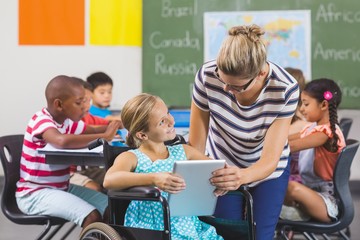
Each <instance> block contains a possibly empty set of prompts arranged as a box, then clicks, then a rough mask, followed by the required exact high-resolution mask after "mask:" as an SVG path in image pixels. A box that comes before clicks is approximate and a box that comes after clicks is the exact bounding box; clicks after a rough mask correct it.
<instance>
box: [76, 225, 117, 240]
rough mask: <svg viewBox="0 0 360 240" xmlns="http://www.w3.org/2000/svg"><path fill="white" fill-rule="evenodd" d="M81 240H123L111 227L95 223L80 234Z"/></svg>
mask: <svg viewBox="0 0 360 240" xmlns="http://www.w3.org/2000/svg"><path fill="white" fill-rule="evenodd" d="M79 239H80V240H122V239H123V238H122V237H120V235H119V233H118V232H117V231H116V230H115V229H114V228H112V227H110V226H109V225H107V224H105V223H101V222H95V223H92V224H90V225H89V226H87V227H86V228H85V229H84V230H83V231H82V232H81V234H80V238H79Z"/></svg>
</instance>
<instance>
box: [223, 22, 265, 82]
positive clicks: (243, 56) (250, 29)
mask: <svg viewBox="0 0 360 240" xmlns="http://www.w3.org/2000/svg"><path fill="white" fill-rule="evenodd" d="M264 33H265V32H264V31H263V30H262V29H261V28H260V27H259V26H257V25H255V24H253V25H250V26H235V27H232V28H231V29H230V30H229V36H228V37H227V38H226V39H225V40H224V41H223V43H222V45H221V47H220V50H219V54H218V57H217V60H216V63H217V66H218V68H219V69H220V70H221V71H222V72H223V73H224V74H226V75H231V76H238V77H240V78H243V79H250V78H254V77H256V76H257V75H258V74H259V73H260V71H261V69H262V68H263V66H264V65H265V63H266V47H265V45H264V43H263V41H262V38H261V36H262V35H264Z"/></svg>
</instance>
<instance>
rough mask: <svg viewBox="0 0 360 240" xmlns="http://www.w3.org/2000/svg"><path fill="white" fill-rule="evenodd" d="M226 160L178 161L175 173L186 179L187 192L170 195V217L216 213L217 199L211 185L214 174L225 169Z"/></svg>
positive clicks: (175, 165)
mask: <svg viewBox="0 0 360 240" xmlns="http://www.w3.org/2000/svg"><path fill="white" fill-rule="evenodd" d="M224 166H225V160H185V161H176V162H175V164H174V169H173V172H174V173H177V174H179V175H180V176H181V177H182V178H184V180H185V183H186V188H185V190H183V191H181V192H179V193H175V194H169V198H168V202H169V206H170V216H209V215H212V214H213V213H214V211H215V207H216V201H217V197H216V196H215V195H214V193H213V191H214V190H215V187H214V186H213V185H211V184H210V181H209V179H210V177H211V176H212V174H211V173H212V172H213V171H215V170H217V169H220V168H223V167H224Z"/></svg>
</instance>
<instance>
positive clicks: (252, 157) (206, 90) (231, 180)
mask: <svg viewBox="0 0 360 240" xmlns="http://www.w3.org/2000/svg"><path fill="white" fill-rule="evenodd" d="M263 34H264V31H263V30H262V29H261V28H260V27H259V26H257V25H251V26H236V27H233V28H231V29H230V30H229V36H228V37H227V38H226V39H225V40H224V42H223V43H222V45H221V47H220V50H219V54H218V56H217V59H216V60H213V61H210V62H207V63H204V64H203V65H202V67H201V68H200V69H199V70H198V72H197V74H196V77H195V84H194V89H193V97H192V104H191V117H190V135H189V144H190V145H192V146H194V147H195V148H197V149H198V150H200V151H202V152H205V151H206V152H207V153H208V154H209V155H210V156H211V157H213V158H215V159H226V160H227V163H228V165H227V166H226V167H225V168H224V169H219V170H217V171H215V172H214V174H213V177H212V178H211V182H212V183H213V184H214V185H215V186H216V187H218V188H220V189H222V190H227V191H231V190H236V189H238V188H239V187H240V186H241V185H243V184H249V186H250V192H251V194H252V196H253V199H254V219H255V222H256V238H257V239H261V240H267V239H269V240H270V239H273V236H274V231H275V227H276V224H277V221H278V217H279V214H280V210H281V206H282V203H283V200H284V196H285V192H286V188H287V183H288V178H289V165H290V164H289V145H288V142H287V137H288V133H289V126H290V122H291V118H292V116H293V115H294V113H295V110H296V106H297V102H298V97H299V88H298V84H297V81H296V80H295V79H294V78H293V77H292V76H291V75H290V74H289V73H288V72H286V71H285V70H284V69H283V68H282V67H280V66H278V65H277V64H275V63H272V62H270V61H267V58H266V47H265V45H264V43H263V41H262V35H263ZM238 198H239V199H238ZM238 198H237V197H235V198H234V197H233V196H230V194H227V195H225V196H223V197H219V199H218V205H217V209H216V215H215V216H220V217H223V218H231V219H234V218H239V216H240V210H238V212H236V211H234V209H236V208H238V206H239V205H240V202H241V199H240V197H238Z"/></svg>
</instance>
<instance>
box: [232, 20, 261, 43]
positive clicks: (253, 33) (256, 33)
mask: <svg viewBox="0 0 360 240" xmlns="http://www.w3.org/2000/svg"><path fill="white" fill-rule="evenodd" d="M264 34H265V32H264V31H263V30H262V29H261V28H260V27H259V26H258V25H256V24H252V25H249V26H235V27H232V28H230V30H229V35H230V36H237V35H246V36H247V37H248V38H249V39H250V40H251V41H253V42H257V41H260V38H261V36H262V35H264Z"/></svg>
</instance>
